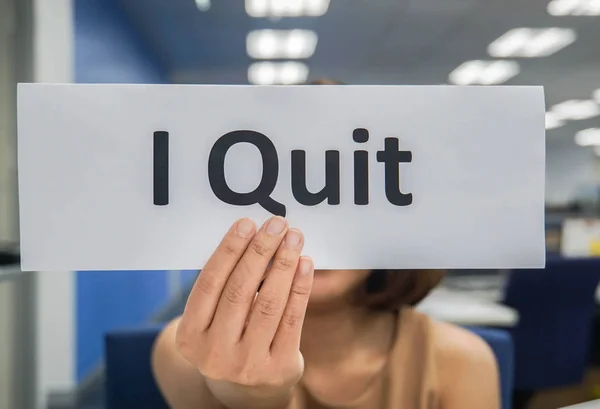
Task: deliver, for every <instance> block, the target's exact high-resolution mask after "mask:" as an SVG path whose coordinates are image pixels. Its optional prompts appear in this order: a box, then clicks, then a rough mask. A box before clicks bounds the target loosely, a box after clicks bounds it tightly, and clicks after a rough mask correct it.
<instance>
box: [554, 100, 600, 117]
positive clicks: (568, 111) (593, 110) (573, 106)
mask: <svg viewBox="0 0 600 409" xmlns="http://www.w3.org/2000/svg"><path fill="white" fill-rule="evenodd" d="M550 111H551V112H552V113H553V114H554V115H555V116H556V118H557V119H558V120H561V121H564V120H568V121H580V120H584V119H590V118H594V117H596V116H598V115H600V107H599V106H598V104H596V103H595V102H594V101H592V100H588V99H572V100H569V101H565V102H561V103H560V104H557V105H554V106H553V107H552V109H551V110H550Z"/></svg>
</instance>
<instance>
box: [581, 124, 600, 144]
mask: <svg viewBox="0 0 600 409" xmlns="http://www.w3.org/2000/svg"><path fill="white" fill-rule="evenodd" d="M575 143H576V144H577V145H579V146H600V128H589V129H584V130H583V131H579V132H577V134H576V135H575Z"/></svg>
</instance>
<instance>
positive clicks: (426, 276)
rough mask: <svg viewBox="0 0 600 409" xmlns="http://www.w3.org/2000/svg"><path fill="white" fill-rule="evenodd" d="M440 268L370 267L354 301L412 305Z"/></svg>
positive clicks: (433, 283) (318, 82) (326, 81)
mask: <svg viewBox="0 0 600 409" xmlns="http://www.w3.org/2000/svg"><path fill="white" fill-rule="evenodd" d="M307 85H345V84H344V83H343V82H342V81H339V80H333V79H330V78H320V79H316V80H313V81H310V82H308V83H307ZM444 274H445V271H443V270H373V271H372V272H371V275H369V277H368V278H367V281H366V283H365V285H364V286H363V287H362V288H361V289H360V291H359V294H358V299H357V302H358V303H359V304H360V305H364V306H366V307H368V308H372V309H378V310H392V311H393V310H397V309H399V308H401V307H402V306H405V305H410V306H413V305H415V304H417V303H418V302H419V301H421V300H422V299H423V298H425V297H426V296H427V294H429V292H430V291H431V290H432V289H433V288H434V287H435V286H436V285H438V283H439V282H440V281H441V279H442V278H443V277H444Z"/></svg>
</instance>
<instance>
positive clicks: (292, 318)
mask: <svg viewBox="0 0 600 409" xmlns="http://www.w3.org/2000/svg"><path fill="white" fill-rule="evenodd" d="M281 321H282V322H283V323H284V324H285V325H286V326H287V327H289V328H297V327H298V326H300V324H301V323H302V316H301V315H300V314H298V313H295V312H294V313H286V314H283V317H282V318H281Z"/></svg>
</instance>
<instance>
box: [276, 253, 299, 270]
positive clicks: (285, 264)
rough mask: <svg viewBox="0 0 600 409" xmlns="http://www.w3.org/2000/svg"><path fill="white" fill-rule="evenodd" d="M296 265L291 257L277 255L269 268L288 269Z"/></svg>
mask: <svg viewBox="0 0 600 409" xmlns="http://www.w3.org/2000/svg"><path fill="white" fill-rule="evenodd" d="M295 267H296V262H295V260H294V259H293V258H292V257H288V256H279V257H275V259H274V260H273V265H272V266H271V268H272V269H273V270H278V271H289V270H291V269H294V268H295Z"/></svg>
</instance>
